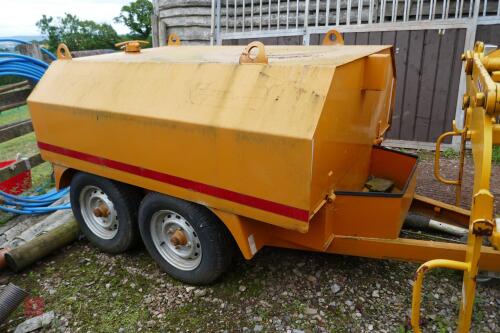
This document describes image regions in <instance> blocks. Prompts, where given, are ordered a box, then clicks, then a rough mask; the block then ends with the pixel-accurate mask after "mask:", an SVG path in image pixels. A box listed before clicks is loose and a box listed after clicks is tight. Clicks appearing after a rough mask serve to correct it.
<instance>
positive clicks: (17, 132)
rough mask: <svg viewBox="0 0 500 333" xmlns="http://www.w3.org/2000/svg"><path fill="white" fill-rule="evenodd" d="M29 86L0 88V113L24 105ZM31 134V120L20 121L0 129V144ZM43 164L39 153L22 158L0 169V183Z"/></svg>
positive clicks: (23, 84)
mask: <svg viewBox="0 0 500 333" xmlns="http://www.w3.org/2000/svg"><path fill="white" fill-rule="evenodd" d="M31 89H32V87H31V85H30V84H29V83H28V82H27V81H23V82H19V83H14V84H9V85H7V86H3V87H0V112H3V111H6V110H10V109H12V108H14V107H17V106H21V105H24V104H26V98H27V97H28V95H29V93H30V92H31ZM31 132H33V126H32V125H31V120H30V119H26V120H21V121H17V122H14V123H11V124H7V125H4V126H1V127H0V143H3V142H7V141H10V140H12V139H15V138H17V137H20V136H22V135H25V134H28V133H31ZM41 163H43V160H42V157H41V156H40V154H39V153H37V154H34V155H32V156H29V157H26V158H22V159H21V160H19V161H17V162H15V163H14V164H11V165H9V166H7V167H4V168H1V169H0V182H3V181H5V180H7V179H9V178H11V177H14V176H16V175H18V174H20V173H22V172H24V171H27V170H29V169H31V168H33V167H35V166H37V165H39V164H41Z"/></svg>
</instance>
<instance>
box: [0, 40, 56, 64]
mask: <svg viewBox="0 0 500 333" xmlns="http://www.w3.org/2000/svg"><path fill="white" fill-rule="evenodd" d="M1 42H12V43H17V44H25V45H27V44H30V43H28V42H26V41H24V40H20V39H16V38H0V43H1ZM40 51H42V52H43V53H45V54H46V55H48V56H49V57H50V58H51V59H52V60H56V59H57V57H56V56H55V54H54V53H52V52H50V51H49V50H47V49H44V48H43V47H41V48H40Z"/></svg>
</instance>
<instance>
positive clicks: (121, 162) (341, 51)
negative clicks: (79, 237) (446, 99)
mask: <svg viewBox="0 0 500 333" xmlns="http://www.w3.org/2000/svg"><path fill="white" fill-rule="evenodd" d="M173 40H175V41H176V43H175V44H177V45H178V44H179V43H178V40H177V39H175V38H174V39H173ZM325 44H330V45H323V46H264V45H263V44H262V43H259V42H253V43H251V44H249V45H248V46H247V48H245V49H242V48H241V47H239V46H212V47H209V46H173V45H172V46H167V47H161V48H153V49H145V50H141V48H140V43H139V42H138V41H131V42H127V43H125V44H124V45H123V48H124V52H121V53H114V54H106V55H99V56H91V57H86V58H79V59H71V55H70V52H69V50H68V49H67V48H66V47H65V46H64V45H61V46H60V48H59V50H58V55H59V60H57V61H55V62H54V63H52V64H51V66H50V67H49V69H48V70H47V72H46V74H45V75H44V77H43V78H42V80H41V81H40V83H39V84H38V85H37V86H36V88H35V89H34V91H33V93H32V94H31V96H30V97H29V99H28V105H29V109H30V112H31V115H32V120H33V126H34V129H35V132H36V136H37V140H38V146H39V148H40V150H41V153H42V156H43V158H44V159H45V160H47V161H50V162H51V163H52V165H53V167H54V173H55V177H56V183H57V186H58V187H60V188H61V187H66V186H71V204H72V208H73V212H74V214H75V216H76V218H77V220H78V222H79V224H80V227H81V230H82V232H83V233H84V234H85V236H86V237H87V238H88V239H89V240H90V241H91V242H92V243H93V244H95V245H96V246H98V247H99V248H101V249H103V250H104V251H107V252H112V253H118V252H122V251H125V250H127V249H128V248H130V247H131V246H133V245H134V243H135V242H137V241H138V240H139V238H142V241H143V242H144V244H145V246H146V248H147V250H148V252H149V253H150V254H151V256H152V257H153V258H154V259H155V261H156V262H157V263H158V264H159V266H160V267H161V268H162V269H163V270H165V271H166V272H168V273H169V274H170V275H172V276H173V277H174V278H176V279H179V280H181V281H184V282H186V283H193V284H206V283H211V282H213V281H215V280H216V279H217V278H218V277H219V276H220V275H221V274H222V273H223V272H224V271H225V270H227V269H228V267H229V265H230V262H231V255H232V250H233V248H234V244H236V245H237V248H239V250H240V251H241V253H242V254H243V256H244V257H245V258H246V259H251V258H252V257H253V256H254V255H255V253H256V252H257V251H259V249H261V248H262V247H263V246H277V247H285V248H293V249H303V250H308V251H317V252H328V253H337V254H345V255H354V256H364V257H372V258H391V259H400V260H408V261H415V262H425V263H424V264H423V265H422V266H421V268H420V269H419V270H418V271H417V273H416V283H415V285H414V296H413V311H412V324H413V326H414V329H415V331H417V332H418V331H420V329H419V307H420V288H421V285H422V279H423V274H424V273H425V271H427V270H428V269H431V268H434V267H446V268H451V269H459V270H463V271H464V289H463V300H462V302H461V310H460V320H459V331H461V332H467V331H468V329H469V327H470V317H471V312H472V305H473V301H474V293H475V279H476V275H477V273H478V269H481V270H487V271H494V272H499V271H500V252H498V251H497V249H498V247H499V245H500V241H499V233H498V232H497V226H496V223H495V219H494V217H493V196H492V195H491V192H490V191H489V177H490V176H491V151H492V145H493V144H499V142H500V127H499V126H500V125H499V124H498V123H497V122H496V120H497V119H498V116H499V115H500V102H499V101H500V88H499V83H498V82H499V79H500V75H499V74H498V73H500V72H499V71H500V53H499V52H500V51H495V52H492V53H489V54H488V53H486V52H485V51H484V45H483V44H482V43H478V44H477V45H476V48H475V49H474V50H472V51H470V52H468V53H467V54H465V55H464V58H463V60H464V62H465V70H466V74H467V83H468V91H467V94H466V95H465V96H464V108H465V110H466V121H465V124H464V127H463V129H458V128H456V127H454V131H453V132H449V133H445V134H444V135H443V136H442V137H441V138H440V139H439V140H438V149H437V152H439V144H440V142H441V141H442V140H443V139H444V138H446V137H447V136H453V135H457V136H461V137H462V139H463V140H462V141H463V145H462V149H464V148H465V141H466V140H471V141H472V149H473V156H474V165H475V179H474V195H473V203H472V209H471V211H468V210H464V209H462V208H459V207H456V206H453V205H448V204H444V203H441V202H438V201H435V200H433V199H430V198H426V197H422V196H419V195H417V194H416V193H415V185H416V165H417V157H416V156H414V155H411V154H406V153H402V152H399V151H395V150H391V149H387V148H384V147H382V146H380V143H381V142H382V140H383V137H384V134H385V133H386V131H387V130H388V129H389V127H390V122H391V113H392V110H393V105H394V97H395V85H396V73H395V65H394V56H393V50H392V47H390V46H373V45H372V46H344V45H343V43H342V37H341V36H340V35H339V34H338V33H337V32H335V31H332V32H330V33H328V34H327V36H326V37H325ZM457 60H458V59H457ZM497 91H498V93H497ZM463 157H464V152H463V150H462V160H463ZM437 162H439V154H437ZM436 167H437V175H438V177H439V179H440V180H443V181H445V182H448V183H451V184H454V185H460V183H461V180H460V179H459V180H458V181H455V180H452V181H450V180H445V179H442V178H441V177H440V176H439V170H438V169H439V165H438V164H437V165H436ZM461 167H462V165H461ZM377 179H378V180H383V181H385V182H387V183H389V186H388V187H387V188H386V189H385V190H382V191H380V190H375V191H374V190H370V189H369V188H367V184H368V182H370V181H372V180H377ZM410 210H411V211H413V212H417V213H419V214H422V215H426V216H428V217H431V218H432V219H435V220H439V221H441V222H443V223H447V224H449V225H453V226H455V227H456V226H458V227H463V228H465V229H466V230H468V241H467V242H468V243H467V244H456V243H451V242H435V241H428V240H418V239H409V238H400V232H401V229H402V225H403V222H404V220H405V218H406V216H407V213H408V212H409V211H410ZM483 238H489V243H488V244H490V245H489V246H482V244H483ZM436 259H438V260H436Z"/></svg>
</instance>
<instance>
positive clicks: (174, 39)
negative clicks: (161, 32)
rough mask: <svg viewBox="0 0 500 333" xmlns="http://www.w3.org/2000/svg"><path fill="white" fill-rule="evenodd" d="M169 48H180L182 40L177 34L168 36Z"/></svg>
mask: <svg viewBox="0 0 500 333" xmlns="http://www.w3.org/2000/svg"><path fill="white" fill-rule="evenodd" d="M167 45H168V46H179V45H181V39H180V38H179V36H177V34H170V35H168V41H167Z"/></svg>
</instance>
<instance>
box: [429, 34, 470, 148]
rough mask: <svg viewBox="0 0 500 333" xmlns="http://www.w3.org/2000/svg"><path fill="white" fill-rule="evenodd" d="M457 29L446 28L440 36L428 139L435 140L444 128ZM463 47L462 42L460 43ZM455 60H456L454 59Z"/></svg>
mask: <svg viewBox="0 0 500 333" xmlns="http://www.w3.org/2000/svg"><path fill="white" fill-rule="evenodd" d="M456 35H457V30H456V29H449V30H446V32H445V34H444V35H443V36H441V43H440V45H439V56H438V59H437V68H436V83H435V86H434V99H433V101H432V113H431V117H432V121H431V123H430V125H429V134H428V137H429V140H430V141H436V139H437V138H438V136H440V135H441V134H442V133H443V130H444V128H445V118H446V110H447V109H448V94H449V90H450V85H451V82H450V80H451V72H452V67H453V61H452V59H453V53H454V48H455V40H456ZM462 47H463V44H462ZM455 61H456V60H455Z"/></svg>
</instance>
